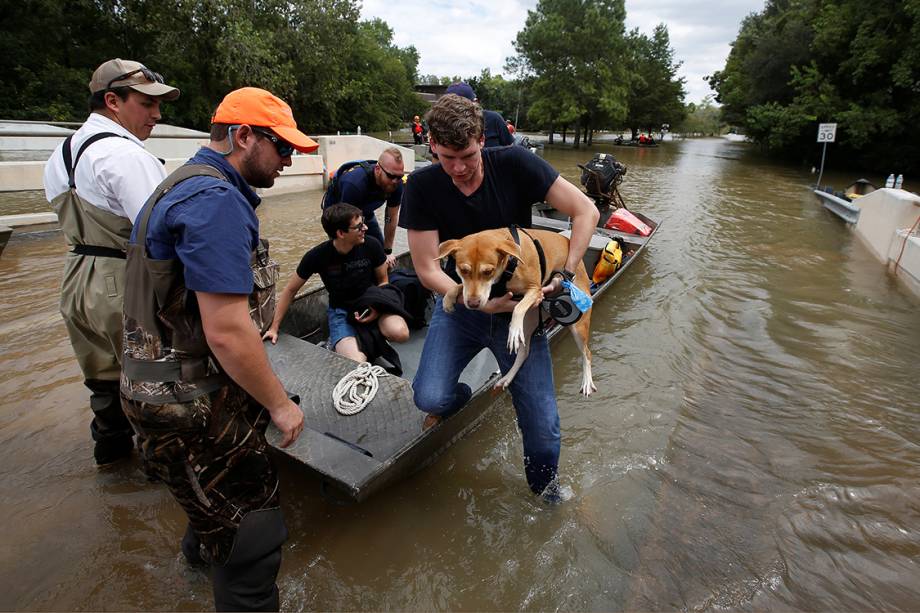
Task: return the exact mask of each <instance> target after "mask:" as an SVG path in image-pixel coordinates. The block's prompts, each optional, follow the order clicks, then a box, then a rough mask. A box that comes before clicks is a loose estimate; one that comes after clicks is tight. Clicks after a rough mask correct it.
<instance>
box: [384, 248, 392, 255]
mask: <svg viewBox="0 0 920 613" xmlns="http://www.w3.org/2000/svg"><path fill="white" fill-rule="evenodd" d="M383 252H384V253H385V254H386V255H393V250H392V249H387V248H386V247H384V249H383Z"/></svg>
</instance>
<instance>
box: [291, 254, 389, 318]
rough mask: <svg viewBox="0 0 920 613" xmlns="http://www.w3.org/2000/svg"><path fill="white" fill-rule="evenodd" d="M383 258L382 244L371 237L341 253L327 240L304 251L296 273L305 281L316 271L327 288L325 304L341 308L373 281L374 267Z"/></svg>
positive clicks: (383, 260) (359, 295) (374, 279)
mask: <svg viewBox="0 0 920 613" xmlns="http://www.w3.org/2000/svg"><path fill="white" fill-rule="evenodd" d="M386 261H387V256H386V255H385V254H384V253H383V245H381V244H380V242H379V241H378V240H377V239H376V238H374V237H373V236H368V237H366V238H365V239H364V243H363V244H361V245H357V246H355V248H354V249H352V250H351V251H349V252H348V253H345V254H342V253H339V252H338V251H336V249H335V246H334V245H333V244H332V241H331V240H328V241H326V242H325V243H320V244H319V245H317V246H316V247H314V248H313V249H310V250H309V251H307V252H306V253H305V254H304V256H303V258H301V260H300V264H298V265H297V276H298V277H300V278H301V279H304V280H306V279H309V278H310V275H312V274H313V273H319V276H320V278H321V279H322V280H323V284H324V285H325V286H326V289H327V290H328V291H329V306H331V307H333V308H340V309H341V308H345V306H346V305H347V304H348V303H349V302H351V301H352V300H357V299H358V298H360V297H361V295H362V294H363V293H364V291H365V290H366V289H367V288H368V287H370V286H372V285H376V284H377V276H376V275H375V274H374V270H375V269H376V268H377V267H378V266H380V265H382V264H383V263H384V262H386Z"/></svg>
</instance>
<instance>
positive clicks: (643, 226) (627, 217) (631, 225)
mask: <svg viewBox="0 0 920 613" xmlns="http://www.w3.org/2000/svg"><path fill="white" fill-rule="evenodd" d="M604 227H605V228H607V229H608V230H619V231H620V232H629V233H630V234H639V235H641V236H648V235H649V234H651V233H652V229H651V228H650V227H649V226H648V224H647V223H645V222H644V221H642V220H641V219H639V218H638V217H636V216H635V215H633V214H632V213H630V212H629V211H627V210H626V209H617V210H615V211H614V212H613V213H611V214H610V217H609V218H608V219H607V221H606V223H604Z"/></svg>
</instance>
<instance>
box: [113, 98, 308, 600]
mask: <svg viewBox="0 0 920 613" xmlns="http://www.w3.org/2000/svg"><path fill="white" fill-rule="evenodd" d="M317 146H318V145H317V144H316V143H315V142H313V141H312V140H310V139H309V138H308V137H307V136H306V135H304V134H303V133H302V132H300V131H299V130H298V129H297V124H296V122H295V121H294V116H293V114H292V113H291V108H290V107H289V106H288V105H287V104H286V103H285V102H283V101H282V100H280V99H278V98H276V97H275V96H273V95H272V94H271V93H269V92H267V91H265V90H263V89H257V88H253V87H245V88H242V89H238V90H235V91H232V92H230V93H229V94H227V96H226V97H225V98H224V99H223V101H222V102H221V103H220V106H218V107H217V111H216V112H215V113H214V116H213V118H212V120H211V141H210V143H209V144H208V145H207V146H205V147H202V148H201V149H200V150H199V151H198V153H196V154H195V156H194V157H192V159H190V160H189V161H188V162H187V163H186V164H185V165H184V166H182V167H181V168H179V169H178V170H176V171H175V172H174V173H172V174H171V175H170V176H169V177H167V178H166V180H165V181H163V183H161V184H160V186H159V187H158V188H157V189H156V191H155V192H154V193H153V194H152V195H151V197H150V199H149V200H148V201H147V204H146V205H145V206H144V209H143V210H142V211H141V213H140V214H139V215H138V218H137V223H136V225H135V227H134V232H133V234H132V236H131V243H130V245H129V246H128V263H127V268H128V281H129V285H128V286H127V289H126V292H125V337H124V351H125V353H124V363H123V375H122V381H121V393H122V400H123V404H124V409H125V414H126V415H127V416H128V419H129V420H130V421H131V424H132V425H133V426H134V428H135V429H136V430H137V432H138V434H139V435H141V436H142V437H143V438H144V443H143V456H144V460H145V469H146V470H147V472H148V474H149V475H151V476H153V477H156V478H158V479H160V480H162V481H163V482H164V483H166V485H167V486H168V487H169V491H170V492H171V493H172V495H173V496H174V497H175V498H176V500H177V501H178V502H179V504H180V505H181V506H182V508H183V510H185V512H186V514H187V515H188V519H189V526H188V529H187V530H186V533H185V537H184V538H183V539H182V552H183V554H185V557H186V558H187V559H188V560H189V562H192V563H202V562H206V563H210V565H211V568H212V581H213V588H214V601H215V607H216V609H217V610H220V611H225V610H232V611H243V610H260V611H267V610H278V607H279V604H280V603H279V597H278V588H277V585H276V584H275V580H276V578H277V575H278V568H279V567H280V565H281V545H282V543H284V541H285V539H286V538H287V529H286V528H285V525H284V519H283V517H282V515H281V508H280V507H279V499H278V476H277V474H276V473H275V469H274V466H273V465H272V462H271V460H270V458H269V456H268V449H267V448H268V444H267V442H266V440H265V429H266V427H267V426H268V422H269V419H270V420H271V421H272V422H274V424H275V426H277V428H278V430H280V431H281V434H282V441H281V446H282V447H287V446H289V445H290V444H291V443H293V442H294V441H295V440H296V439H297V437H298V436H299V435H300V433H301V431H302V429H303V413H302V412H301V410H300V407H298V406H297V405H296V404H295V403H294V402H292V401H291V400H290V399H289V398H288V396H287V394H286V393H285V391H284V388H282V386H281V382H280V381H279V380H278V377H277V376H276V375H275V374H274V372H273V371H272V368H271V365H270V364H269V361H268V357H267V356H266V354H265V349H264V347H263V345H262V338H261V336H262V333H263V332H265V330H267V329H268V326H269V324H271V321H272V317H273V315H274V308H275V297H274V291H275V281H276V279H277V276H278V265H277V264H276V263H275V262H274V261H273V260H272V259H270V258H269V254H268V244H267V243H266V242H265V241H261V240H260V239H259V220H258V218H257V217H256V213H255V207H256V206H257V205H258V204H259V202H260V199H259V197H258V196H257V195H256V194H255V192H253V189H252V188H254V187H263V188H265V187H271V186H272V185H273V184H274V182H275V178H277V177H278V175H279V174H280V173H281V171H282V170H283V169H284V168H285V167H286V166H290V165H291V154H292V153H293V151H294V149H297V150H298V151H303V152H311V151H315V150H316V148H317Z"/></svg>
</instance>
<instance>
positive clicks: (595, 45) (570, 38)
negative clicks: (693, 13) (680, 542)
mask: <svg viewBox="0 0 920 613" xmlns="http://www.w3.org/2000/svg"><path fill="white" fill-rule="evenodd" d="M625 20H626V9H625V6H624V2H623V0H539V2H537V6H536V8H535V9H534V10H532V11H528V13H527V21H526V23H525V26H524V29H523V30H521V31H520V32H519V33H518V35H517V38H516V39H515V50H516V51H517V55H516V56H515V57H513V58H510V59H509V62H508V68H509V69H511V70H513V71H515V72H519V73H520V74H522V75H526V76H527V77H528V81H529V82H528V83H527V90H528V92H529V94H530V95H529V102H530V106H529V109H528V113H527V117H528V119H529V120H530V121H532V122H535V123H537V124H539V125H542V126H546V127H548V128H549V129H550V131H551V132H552V131H553V130H554V129H563V130H564V129H565V127H566V126H568V125H574V127H575V146H578V143H579V139H580V135H581V134H582V132H583V133H584V135H585V140H586V141H588V142H590V140H591V135H592V130H595V129H620V128H623V127H628V128H630V129H631V130H632V132H633V134H635V133H636V132H638V131H639V130H645V131H650V130H652V129H654V130H658V129H659V128H660V127H661V125H662V124H663V123H669V124H672V125H673V124H677V123H678V122H679V121H680V120H681V119H682V117H683V115H684V108H683V98H684V91H683V80H682V79H679V78H677V77H676V71H677V68H678V67H679V66H680V64H679V63H676V62H675V61H674V59H673V50H672V49H671V48H670V41H669V39H668V31H667V28H666V27H665V26H664V25H659V26H658V27H657V28H656V29H655V33H654V34H653V36H652V37H651V38H649V37H646V36H645V35H641V34H639V33H638V31H634V32H631V33H630V34H629V35H628V36H627V34H626V31H625Z"/></svg>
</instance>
